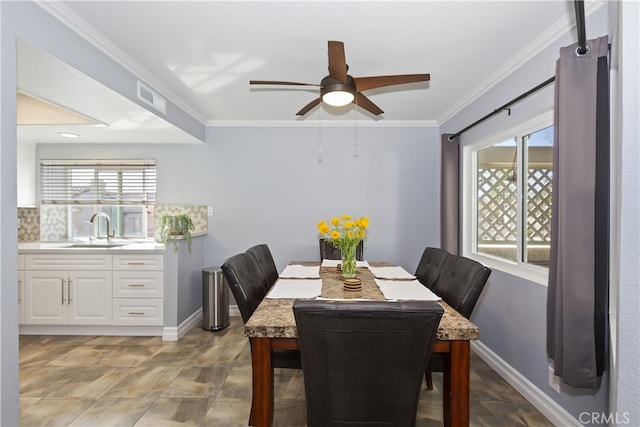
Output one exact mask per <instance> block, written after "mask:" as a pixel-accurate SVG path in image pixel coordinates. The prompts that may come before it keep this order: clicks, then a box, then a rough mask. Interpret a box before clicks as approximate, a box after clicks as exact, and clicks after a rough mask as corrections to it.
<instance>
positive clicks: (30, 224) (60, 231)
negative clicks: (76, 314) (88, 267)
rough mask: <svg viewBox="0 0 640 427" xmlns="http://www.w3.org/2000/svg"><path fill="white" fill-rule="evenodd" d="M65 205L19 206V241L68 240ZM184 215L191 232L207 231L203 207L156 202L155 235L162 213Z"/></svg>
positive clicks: (157, 233)
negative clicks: (190, 224)
mask: <svg viewBox="0 0 640 427" xmlns="http://www.w3.org/2000/svg"><path fill="white" fill-rule="evenodd" d="M67 213H68V208H67V207H66V206H60V205H41V206H40V208H18V218H20V227H19V228H18V241H19V242H32V241H36V240H45V241H59V240H67V222H68V219H67V217H68V214H67ZM177 214H187V215H189V216H191V220H192V221H193V224H194V225H195V230H194V231H193V232H192V233H206V232H207V229H208V223H209V221H208V218H207V207H206V206H177V205H156V207H155V214H154V216H155V219H156V221H155V222H156V224H155V233H156V234H155V235H156V237H157V236H160V230H159V226H160V219H161V218H162V216H163V215H177Z"/></svg>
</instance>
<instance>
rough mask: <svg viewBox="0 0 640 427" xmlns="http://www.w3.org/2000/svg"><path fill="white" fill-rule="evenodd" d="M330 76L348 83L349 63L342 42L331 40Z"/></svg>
mask: <svg viewBox="0 0 640 427" xmlns="http://www.w3.org/2000/svg"><path fill="white" fill-rule="evenodd" d="M329 75H330V76H331V77H333V78H334V79H336V80H340V81H341V82H342V83H347V61H346V59H345V56H344V43H342V42H337V41H331V40H329Z"/></svg>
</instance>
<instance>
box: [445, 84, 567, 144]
mask: <svg viewBox="0 0 640 427" xmlns="http://www.w3.org/2000/svg"><path fill="white" fill-rule="evenodd" d="M555 79H556V77H555V76H553V77H551V78H549V79H547V80H545V81H544V82H542V83H540V84H539V85H538V86H536V87H534V88H533V89H530V90H528V91H526V92H525V93H523V94H522V95H520V96H518V97H516V98H513V99H512V100H511V101H509V102H507V103H506V104H504V105H502V106H501V107H498V108H496V109H495V110H493V111H492V112H490V113H489V114H487V115H486V116H484V117H482V118H480V119H478V120H476V121H475V122H473V123H471V124H470V125H469V126H467V127H466V128H464V129H462V130H459V131H458V132H456V133H454V134H452V135H449V137H448V138H447V139H448V140H449V141H453V140H454V139H456V138H457V137H459V136H460V135H462V134H463V133H464V132H466V131H468V130H469V129H471V128H472V127H475V126H477V125H479V124H480V123H482V122H484V121H485V120H487V119H488V118H490V117H493V116H495V115H496V114H498V113H500V112H502V111H504V110H506V109H507V108H509V107H510V106H512V105H513V104H515V103H516V102H518V101H520V100H522V99H524V98H526V97H527V96H529V95H531V94H533V93H535V92H537V91H539V90H540V89H542V88H543V87H545V86H548V85H550V84H551V83H553V82H554V80H555Z"/></svg>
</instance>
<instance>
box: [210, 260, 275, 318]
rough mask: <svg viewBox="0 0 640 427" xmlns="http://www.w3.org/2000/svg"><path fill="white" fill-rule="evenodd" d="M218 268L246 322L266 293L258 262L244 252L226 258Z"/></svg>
mask: <svg viewBox="0 0 640 427" xmlns="http://www.w3.org/2000/svg"><path fill="white" fill-rule="evenodd" d="M220 268H221V269H222V274H224V278H225V279H226V281H227V283H228V284H229V287H230V288H231V292H232V293H233V298H234V299H235V300H236V304H238V310H240V314H241V315H242V321H243V322H245V323H246V322H247V320H249V318H250V317H251V315H252V314H253V312H254V311H255V309H256V308H258V305H260V302H261V301H262V299H263V298H264V296H265V295H266V294H267V290H266V284H265V283H264V278H263V277H262V273H261V272H260V269H259V267H258V264H257V262H256V261H255V259H254V258H253V257H252V256H251V255H249V254H247V253H246V252H245V253H241V254H237V255H234V256H232V257H231V258H228V259H227V260H226V261H225V262H224V264H222V266H221V267H220Z"/></svg>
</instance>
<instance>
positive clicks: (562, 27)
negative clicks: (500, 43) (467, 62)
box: [437, 0, 606, 123]
mask: <svg viewBox="0 0 640 427" xmlns="http://www.w3.org/2000/svg"><path fill="white" fill-rule="evenodd" d="M605 4H606V1H605V0H587V1H586V2H585V10H584V13H585V16H589V15H591V14H592V13H593V12H595V11H596V10H598V9H599V8H600V7H602V6H603V5H605ZM575 26H576V17H575V13H573V12H569V13H567V14H566V15H565V16H563V17H562V18H560V19H559V20H558V21H557V22H556V23H555V24H554V25H552V26H551V27H549V28H548V29H547V30H546V31H544V32H543V33H542V34H540V36H538V37H537V38H536V39H535V40H533V41H532V42H531V43H529V44H528V45H527V46H526V47H525V48H524V49H522V50H521V51H520V52H518V54H516V55H515V56H513V57H512V58H511V59H510V60H509V61H507V62H506V63H505V64H504V65H503V66H502V67H500V68H498V69H497V70H496V71H495V72H494V73H492V74H491V75H490V76H489V77H488V78H487V79H485V80H484V81H483V82H482V83H480V84H479V85H478V86H477V87H476V88H475V89H474V90H472V91H471V92H470V93H469V95H468V96H467V97H466V98H464V99H462V100H461V101H460V102H457V103H455V104H454V105H452V106H451V108H449V109H448V110H447V111H445V112H444V113H443V114H442V115H441V116H440V117H439V118H438V119H437V122H438V123H445V122H446V121H447V120H449V119H451V118H452V117H453V116H455V115H456V114H458V113H460V112H461V111H462V110H464V109H465V108H467V107H468V106H469V105H471V103H473V102H474V101H475V100H477V99H478V98H480V97H481V96H482V95H484V94H485V93H487V92H488V91H489V90H490V89H492V88H493V87H495V86H496V85H497V84H498V83H500V82H501V81H502V80H504V79H505V78H507V77H508V76H510V75H511V74H513V73H514V72H516V71H517V70H518V69H519V68H520V67H522V66H523V65H525V64H526V63H527V62H528V61H529V60H530V59H531V58H532V57H534V56H535V55H537V54H538V53H540V52H542V51H543V50H544V49H545V48H547V47H549V46H550V45H551V44H552V43H553V42H555V41H556V40H558V39H559V38H560V37H561V36H563V35H564V34H565V33H567V32H568V31H570V30H571V29H573V28H574V27H575ZM549 77H551V76H542V77H541V81H542V80H546V79H547V78H549Z"/></svg>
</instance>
